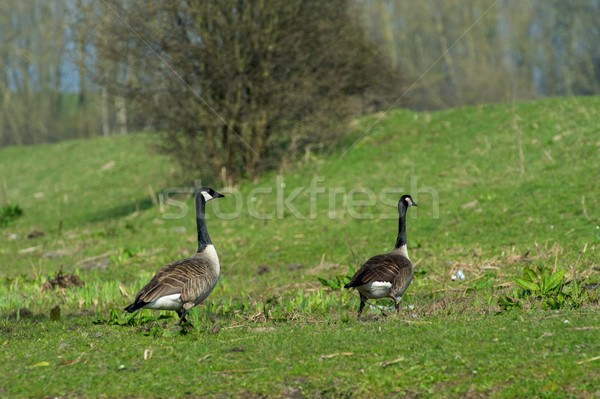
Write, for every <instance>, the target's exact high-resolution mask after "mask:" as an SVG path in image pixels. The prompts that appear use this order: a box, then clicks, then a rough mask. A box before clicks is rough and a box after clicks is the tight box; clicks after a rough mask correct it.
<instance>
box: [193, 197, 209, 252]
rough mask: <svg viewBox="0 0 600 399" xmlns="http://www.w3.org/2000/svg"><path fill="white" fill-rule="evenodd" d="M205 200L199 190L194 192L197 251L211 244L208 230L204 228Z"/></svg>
mask: <svg viewBox="0 0 600 399" xmlns="http://www.w3.org/2000/svg"><path fill="white" fill-rule="evenodd" d="M205 208H206V200H205V199H204V196H203V195H202V193H201V192H199V193H198V194H196V226H197V227H198V252H202V251H204V249H205V248H206V246H207V245H210V244H212V241H211V240H210V236H209V235H208V230H207V229H206V219H205V216H204V211H205Z"/></svg>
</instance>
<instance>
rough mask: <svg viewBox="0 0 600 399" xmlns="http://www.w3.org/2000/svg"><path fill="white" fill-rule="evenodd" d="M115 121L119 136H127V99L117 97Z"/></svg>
mask: <svg viewBox="0 0 600 399" xmlns="http://www.w3.org/2000/svg"><path fill="white" fill-rule="evenodd" d="M115 119H116V125H117V126H116V128H117V133H118V134H127V109H126V106H125V98H124V97H122V96H116V97H115Z"/></svg>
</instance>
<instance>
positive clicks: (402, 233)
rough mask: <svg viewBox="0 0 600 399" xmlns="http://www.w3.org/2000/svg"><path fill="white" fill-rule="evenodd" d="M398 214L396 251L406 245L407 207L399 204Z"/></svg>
mask: <svg viewBox="0 0 600 399" xmlns="http://www.w3.org/2000/svg"><path fill="white" fill-rule="evenodd" d="M398 213H399V217H398V239H397V240H396V246H395V247H394V248H396V249H398V248H400V247H401V246H403V245H406V206H404V204H403V203H402V202H400V203H399V204H398Z"/></svg>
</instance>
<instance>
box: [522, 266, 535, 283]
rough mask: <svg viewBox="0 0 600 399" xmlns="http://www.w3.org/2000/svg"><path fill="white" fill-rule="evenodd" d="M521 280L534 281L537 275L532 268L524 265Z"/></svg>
mask: <svg viewBox="0 0 600 399" xmlns="http://www.w3.org/2000/svg"><path fill="white" fill-rule="evenodd" d="M523 280H525V281H529V282H530V283H535V282H536V281H537V280H538V275H537V273H536V272H535V271H533V270H532V269H530V268H528V267H525V268H523Z"/></svg>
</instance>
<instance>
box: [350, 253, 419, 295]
mask: <svg viewBox="0 0 600 399" xmlns="http://www.w3.org/2000/svg"><path fill="white" fill-rule="evenodd" d="M412 277H413V267H412V263H411V262H410V260H409V259H408V258H406V257H404V256H403V255H400V254H399V253H394V252H393V251H392V252H390V253H387V254H381V255H375V256H373V257H372V258H370V259H369V260H367V261H366V262H365V263H364V264H363V265H362V267H361V268H360V269H359V270H358V271H357V272H356V273H355V274H354V276H353V277H352V280H350V282H349V283H348V284H347V285H346V287H348V288H351V287H355V288H356V289H357V290H358V292H360V293H361V295H363V296H365V297H367V298H373V299H378V298H385V297H388V298H392V299H393V300H394V301H396V299H399V298H401V297H402V295H403V294H404V291H406V289H407V288H408V286H409V285H410V282H411V281H412ZM378 283H383V284H378ZM385 283H388V284H385Z"/></svg>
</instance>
